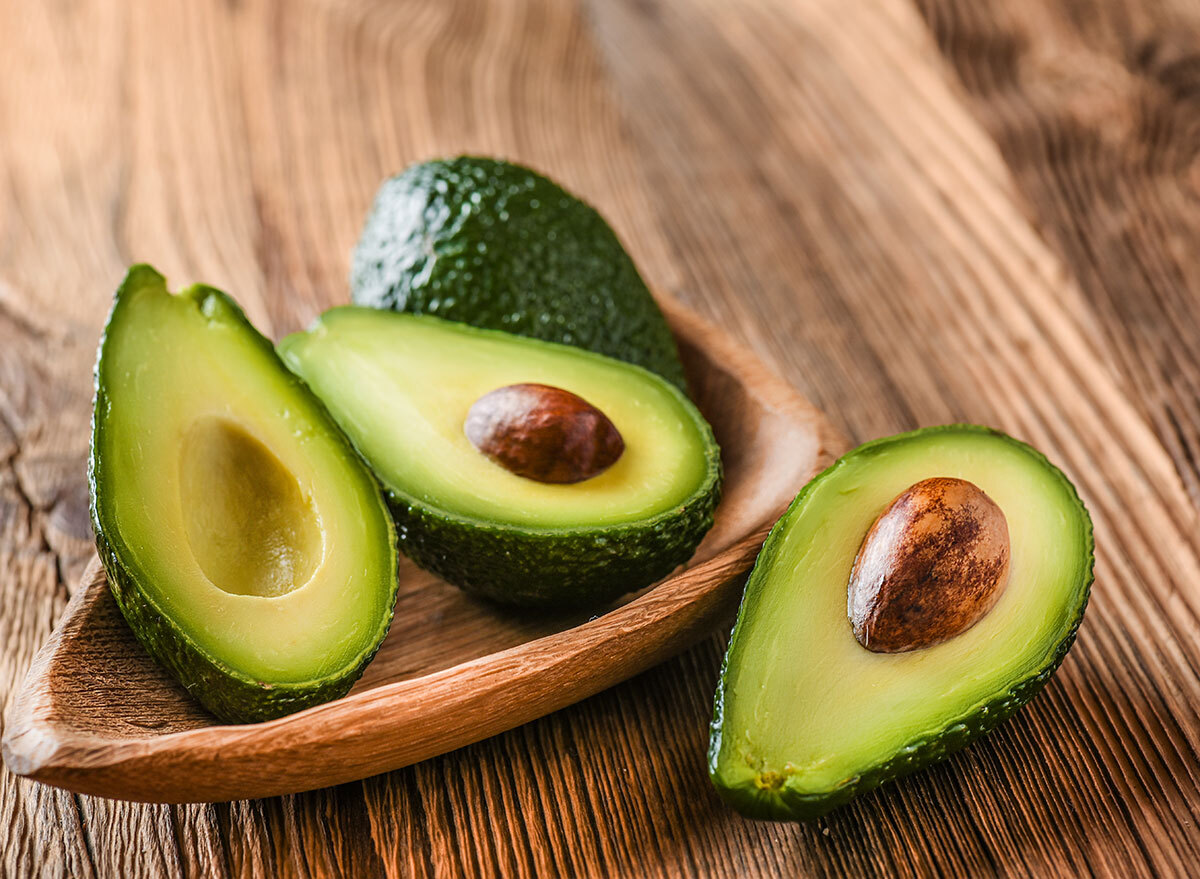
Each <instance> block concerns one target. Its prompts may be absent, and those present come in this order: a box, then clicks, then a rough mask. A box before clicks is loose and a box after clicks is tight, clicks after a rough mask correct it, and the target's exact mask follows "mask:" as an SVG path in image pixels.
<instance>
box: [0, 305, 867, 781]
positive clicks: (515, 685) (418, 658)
mask: <svg viewBox="0 0 1200 879" xmlns="http://www.w3.org/2000/svg"><path fill="white" fill-rule="evenodd" d="M661 304H662V306H663V309H664V313H665V314H666V317H667V320H668V323H669V325H670V326H671V329H672V331H673V332H674V334H675V338H676V341H677V342H678V348H679V356H680V360H681V361H682V363H683V367H684V371H685V374H686V376H687V379H688V387H689V389H690V392H691V394H692V397H693V399H694V400H695V402H696V405H697V407H698V408H699V409H700V411H701V412H702V413H703V414H704V416H705V417H706V418H707V419H708V422H709V423H710V424H711V425H712V428H713V433H714V434H715V435H716V437H717V441H718V442H719V443H720V445H721V462H722V464H723V466H724V470H725V481H724V484H723V486H722V498H721V502H720V504H719V505H718V506H717V509H716V513H715V517H714V521H713V526H712V528H711V529H710V530H709V531H708V533H707V534H706V535H705V537H704V540H703V541H702V542H701V544H700V546H699V547H698V548H697V549H696V552H695V554H694V555H693V556H692V558H691V559H689V561H688V562H687V564H686V565H683V566H681V567H680V568H679V569H678V570H677V571H675V572H674V573H672V575H671V576H669V577H667V578H665V579H663V580H662V581H660V582H659V583H657V584H654V585H653V586H650V587H647V588H645V589H642V590H640V591H639V592H636V593H633V594H630V595H627V596H624V597H622V598H621V599H619V600H617V601H615V602H613V603H612V604H611V605H610V606H609V607H606V608H591V609H590V611H591V612H590V613H589V612H584V613H557V614H555V613H542V614H530V613H528V612H526V613H524V614H519V613H515V612H513V611H512V610H511V609H509V608H501V607H497V606H495V605H493V604H490V603H487V602H483V601H480V600H477V599H474V598H472V597H470V596H469V595H467V594H466V593H465V592H463V591H462V590H459V589H456V588H454V587H453V586H451V585H450V584H448V583H446V582H444V581H441V580H439V579H438V578H436V577H434V576H432V575H430V574H427V573H425V572H423V571H421V570H420V569H418V568H417V567H416V566H415V565H413V564H411V563H409V562H407V561H405V562H404V564H403V565H402V567H401V571H400V594H399V597H398V598H397V610H396V623H395V624H394V625H393V628H392V631H391V633H390V634H389V636H388V638H387V639H385V641H384V643H383V644H382V645H381V646H380V648H379V653H378V654H377V655H376V657H375V658H374V660H373V661H372V662H371V664H370V667H369V671H368V673H366V674H364V676H363V678H362V679H360V680H359V681H358V682H357V684H356V685H355V686H354V688H353V690H351V692H350V694H349V695H348V696H346V697H345V698H343V699H338V700H335V701H334V702H331V703H328V704H325V705H320V706H317V707H315V708H312V709H309V710H306V711H302V712H299V713H296V714H292V715H288V716H287V717H282V718H279V719H277V720H274V721H271V722H269V723H260V724H249V725H241V726H238V725H232V726H231V725H225V724H221V723H219V722H217V720H216V719H215V718H213V717H211V716H210V715H209V714H208V713H207V712H205V711H204V710H203V709H202V708H200V706H199V705H197V704H196V703H195V702H194V701H193V700H192V699H191V698H189V697H188V695H187V693H186V691H185V690H184V689H183V687H181V686H180V685H179V684H178V683H176V682H175V681H174V680H173V679H172V678H171V676H170V675H169V674H167V673H166V672H165V671H164V670H163V669H162V668H160V667H159V666H158V665H157V664H156V663H154V661H153V660H151V659H150V658H149V656H148V655H147V654H146V652H145V651H144V650H143V649H142V648H141V647H140V646H139V645H138V643H137V641H136V640H135V639H134V637H133V634H132V632H130V630H129V627H128V626H127V625H126V624H125V621H124V619H123V618H122V616H121V614H120V611H119V610H118V609H117V606H116V602H115V601H114V600H113V599H112V596H111V594H110V593H109V589H108V583H107V582H106V579H105V576H104V570H103V568H102V567H101V566H100V561H99V559H95V560H93V561H92V563H91V564H90V565H89V566H88V568H87V570H86V571H85V572H84V575H83V582H82V584H81V585H80V587H79V590H78V591H77V592H76V593H75V595H74V596H73V597H72V599H71V601H70V603H69V604H68V605H67V608H66V610H65V611H64V612H63V614H62V616H61V618H60V620H59V623H58V625H57V627H56V628H55V630H54V634H53V635H52V636H51V637H50V639H49V640H48V641H47V643H46V644H45V646H44V647H43V648H42V649H41V650H40V651H39V652H38V654H37V656H36V657H34V660H33V664H32V667H31V668H30V671H29V675H28V677H27V678H26V680H25V682H24V683H23V684H22V686H21V688H20V691H19V693H18V695H17V696H16V698H15V699H14V700H13V702H12V704H11V706H10V708H9V710H8V713H7V715H6V719H5V730H4V741H3V747H4V762H5V765H6V766H7V767H9V768H10V769H12V770H13V771H15V772H17V773H19V774H21V775H25V776H29V777H31V778H34V779H36V780H38V781H43V782H49V783H52V784H55V785H59V786H62V787H65V788H67V789H68V790H74V791H77V792H83V793H92V794H98V795H104V796H110V797H118V798H121V799H129V800H140V801H148V802H168V803H186V802H207V801H214V800H233V799H243V798H248V797H261V796H271V795H277V794H282V793H294V792H296V791H307V790H312V789H313V788H318V787H325V786H328V785H333V784H338V783H341V782H345V781H351V780H357V779H360V778H364V777H366V776H369V775H376V774H378V773H380V772H384V771H386V770H389V769H396V768H397V767H401V766H407V765H409V764H411V763H415V762H417V761H420V760H426V759H428V758H430V757H434V756H437V755H439V754H444V753H445V752H447V751H451V750H454V749H455V748H460V747H462V746H463V745H467V744H470V743H472V742H476V741H479V740H480V739H483V738H486V737H488V736H492V735H496V734H497V733H500V732H504V731H506V730H509V729H512V728H513V727H516V726H519V725H520V724H522V723H527V722H529V721H530V720H534V719H536V718H538V717H542V716H543V715H546V714H549V713H550V712H552V711H556V710H558V709H560V708H563V707H565V706H567V705H570V704H572V703H574V702H577V701H579V700H580V699H583V698H586V697H587V696H591V695H594V694H595V693H597V692H599V691H600V690H603V689H607V688H608V687H611V686H613V685H614V684H616V683H618V682H620V681H623V680H625V679H627V678H629V677H632V676H633V675H635V674H637V673H638V672H641V671H644V670H646V669H647V668H648V667H650V666H651V665H654V664H656V663H659V662H662V661H663V660H664V659H667V658H668V657H670V656H673V655H674V654H676V653H678V652H679V651H681V650H682V649H684V648H685V647H690V646H691V645H692V644H694V643H695V642H696V641H697V640H699V639H700V638H702V637H704V636H705V635H708V634H709V633H710V632H711V631H712V629H713V627H714V626H715V625H716V624H718V623H720V622H721V621H722V620H723V619H725V618H727V617H728V616H729V615H730V614H731V613H732V612H733V610H734V608H735V607H736V606H737V598H738V596H739V594H740V590H741V585H742V583H743V582H744V579H745V574H746V572H747V571H749V570H750V566H751V565H752V564H753V563H754V559H755V557H756V556H757V554H758V550H759V548H760V547H761V546H762V542H763V540H764V539H765V538H766V535H767V532H768V531H769V530H770V528H771V527H772V525H774V523H775V521H776V520H777V519H778V518H779V517H780V516H781V515H782V514H783V512H784V510H786V509H787V507H788V505H789V504H790V503H791V501H792V498H793V497H795V495H796V493H797V492H798V491H799V490H800V489H801V487H803V486H804V484H805V483H806V482H808V480H809V479H811V478H812V477H813V476H814V475H815V474H817V473H819V472H820V471H821V470H823V469H825V468H826V467H827V466H829V465H830V464H831V463H833V460H834V459H835V458H836V456H837V455H838V454H840V453H841V452H842V451H843V450H844V449H845V442H844V440H843V439H842V438H841V437H839V436H837V435H836V434H835V433H834V431H833V430H832V428H831V427H830V426H829V424H828V422H826V420H825V418H824V417H823V416H822V415H821V414H820V413H819V412H817V411H816V410H815V409H813V407H812V406H811V405H810V404H809V403H808V402H807V401H806V400H804V399H803V398H802V397H800V396H799V395H798V394H797V393H796V392H795V391H794V390H793V389H792V388H790V387H789V386H788V385H787V384H785V383H784V382H783V381H782V380H780V379H779V378H778V377H776V376H774V375H773V374H771V373H770V372H769V371H768V370H766V369H765V368H764V367H763V366H762V364H760V363H758V362H757V361H756V360H754V358H752V357H749V356H747V355H746V354H745V353H744V352H742V351H741V350H739V349H738V347H737V346H736V345H734V344H733V343H732V342H730V341H729V339H728V338H727V337H725V336H724V334H723V333H721V332H720V331H719V330H717V329H716V328H715V327H713V326H711V325H708V324H706V323H705V322H704V321H702V320H700V319H699V318H697V317H696V316H695V315H692V314H690V313H689V312H687V311H686V310H685V309H683V308H681V307H680V306H678V305H675V304H673V303H670V302H669V301H666V300H664V301H662V303H661Z"/></svg>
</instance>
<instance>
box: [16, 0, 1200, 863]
mask: <svg viewBox="0 0 1200 879" xmlns="http://www.w3.org/2000/svg"><path fill="white" fill-rule="evenodd" d="M0 22H3V27H2V28H0V40H2V41H3V47H4V49H5V52H4V53H2V54H0V69H3V72H4V76H3V77H0V131H3V132H4V134H3V136H0V166H2V167H3V171H4V173H3V175H0V205H2V209H0V693H2V694H3V695H4V698H5V700H6V701H7V700H9V699H10V698H11V695H12V693H13V692H14V690H15V688H16V687H17V685H18V684H19V682H20V680H21V679H22V678H23V676H24V674H25V672H26V670H27V668H28V666H29V664H30V662H31V660H32V658H33V655H34V653H35V651H36V650H37V649H38V647H39V646H40V645H41V644H42V643H43V642H44V641H45V640H46V638H47V637H48V635H49V633H50V631H51V628H52V626H53V623H54V620H55V618H56V617H57V616H58V615H59V614H60V613H61V611H62V609H63V607H64V605H65V603H66V601H67V598H68V592H69V590H70V589H71V588H73V586H74V584H75V583H76V582H78V580H79V576H80V574H81V573H82V570H83V566H84V564H86V560H87V558H88V557H89V554H90V552H91V550H90V539H89V534H88V526H87V515H86V490H85V486H84V483H83V479H82V473H83V467H84V460H85V454H86V442H87V413H88V402H89V400H90V396H91V388H90V375H89V370H90V365H91V362H92V358H93V356H94V350H95V349H94V346H95V341H96V336H97V335H98V333H99V329H100V326H101V323H102V321H103V316H104V313H105V310H106V308H107V305H108V301H109V297H110V295H111V291H112V289H113V287H114V286H115V285H116V283H117V281H118V280H119V279H120V277H121V275H122V273H123V271H124V268H125V266H126V265H127V264H128V263H130V262H132V261H134V260H137V259H148V260H151V261H153V262H154V263H155V264H156V265H159V266H160V267H161V268H162V269H163V270H164V271H165V272H166V274H167V275H168V276H169V277H172V278H174V279H176V280H179V281H182V280H186V279H194V280H204V281H207V282H209V283H213V284H216V285H218V286H221V287H225V288H227V289H229V290H230V292H232V293H233V294H234V295H236V296H238V297H239V298H240V299H242V301H244V302H245V304H246V305H247V308H248V312H249V314H250V316H251V317H252V319H254V320H255V321H256V322H258V323H259V324H260V325H261V326H263V327H264V329H266V330H267V331H268V332H272V333H273V334H274V335H275V336H278V335H281V334H282V333H284V332H287V331H289V330H293V329H296V328H298V327H300V326H302V325H304V324H306V323H307V322H308V321H309V320H310V319H311V318H312V317H313V316H314V315H315V314H317V313H318V312H319V311H320V310H322V309H323V308H325V307H327V306H328V305H331V304H334V303H337V302H342V301H345V299H346V296H347V294H346V281H345V278H346V276H347V268H348V254H349V251H350V248H351V246H352V244H353V242H354V239H355V237H356V235H357V233H358V229H359V227H360V224H361V222H362V219H363V217H364V215H365V212H366V209H367V206H368V204H369V202H370V199H371V196H372V194H373V192H374V188H375V186H376V185H377V183H378V182H379V180H380V179H381V178H382V177H384V176H385V175H387V174H389V173H393V172H395V171H396V170H398V169H399V168H401V167H403V166H404V165H405V164H407V163H408V162H410V161H413V160H416V159H420V158H426V157H428V156H431V155H437V154H445V153H457V152H484V153H492V154H500V155H506V156H510V157H513V158H516V159H519V160H522V161H525V162H528V163H530V164H532V165H534V166H536V167H538V168H539V169H540V170H542V171H544V172H546V173H548V174H550V175H551V176H553V177H555V178H556V179H558V180H561V181H562V182H563V183H564V184H565V185H567V186H568V187H569V188H571V189H572V190H574V191H576V192H577V193H579V194H580V195H582V196H583V197H585V198H586V199H588V200H590V201H592V202H593V203H595V204H596V205H597V207H598V208H599V209H600V210H601V211H602V212H603V213H604V214H605V215H606V216H607V217H609V218H610V220H611V221H612V223H613V224H614V226H615V228H616V229H617V231H618V233H619V234H620V235H621V237H622V239H623V240H624V241H625V242H626V244H627V245H628V247H629V249H630V251H631V252H632V254H633V256H634V257H635V259H636V260H637V261H638V264H639V266H641V267H642V269H643V270H644V272H645V273H646V275H647V277H648V279H649V280H650V281H651V282H652V283H653V284H654V285H655V286H657V287H660V288H662V289H666V290H668V291H669V292H671V293H673V294H676V295H677V296H678V297H679V298H680V299H681V300H683V301H684V302H685V303H686V304H687V305H689V306H691V307H693V308H694V309H696V310H697V311H699V312H700V313H702V314H704V315H705V316H707V317H709V318H711V319H713V320H715V321H716V322H717V323H718V324H719V325H721V326H722V327H723V328H725V329H727V330H728V331H729V332H730V333H731V334H733V335H734V336H735V337H736V338H738V339H739V340H740V341H741V342H743V343H744V344H745V345H747V346H748V347H749V348H750V349H752V350H754V351H755V352H757V353H758V354H759V355H760V356H761V357H762V358H763V359H764V360H765V361H767V362H768V363H771V364H773V365H774V366H775V367H776V368H777V369H778V370H779V371H780V372H781V373H782V374H783V375H784V377H785V378H786V379H787V380H788V381H789V382H791V383H792V384H793V385H794V386H795V387H796V388H797V389H798V390H800V391H801V392H802V393H803V394H804V395H805V396H806V397H808V398H809V399H811V400H812V401H813V402H814V403H815V404H816V405H818V406H819V407H820V408H822V409H823V410H824V411H826V412H827V413H828V414H829V415H830V416H831V418H832V419H833V421H834V422H835V426H836V427H838V428H840V429H842V430H843V431H844V432H845V433H846V434H847V435H849V436H851V437H852V438H853V439H855V440H866V439H870V438H873V437H877V436H881V435H884V434H888V433H893V432H896V431H899V430H903V429H908V428H912V427H917V426H921V425H928V424H937V423H944V422H949V421H976V422H984V423H990V424H993V425H995V426H997V427H999V428H1002V429H1004V430H1006V431H1009V432H1011V433H1013V434H1015V435H1016V436H1018V437H1020V438H1022V439H1025V440H1028V441H1030V442H1032V443H1034V444H1035V445H1037V446H1038V447H1040V448H1042V449H1043V450H1044V451H1045V452H1046V453H1047V454H1048V455H1049V456H1050V457H1051V459H1052V460H1054V461H1055V462H1056V463H1058V464H1060V465H1061V466H1062V467H1063V468H1064V469H1065V470H1066V472H1067V473H1068V474H1069V475H1070V476H1071V478H1072V479H1074V480H1075V481H1076V483H1077V484H1078V486H1079V488H1080V490H1081V492H1082V494H1083V496H1084V500H1085V501H1086V502H1087V504H1088V506H1089V508H1090V509H1091V510H1092V513H1093V515H1094V517H1095V522H1096V542H1097V547H1098V559H1097V580H1096V585H1095V589H1094V592H1093V598H1092V602H1091V605H1090V607H1089V609H1088V613H1087V618H1086V619H1085V621H1084V624H1083V627H1082V629H1081V631H1080V635H1079V640H1078V643H1077V646H1076V647H1075V649H1074V650H1073V651H1072V653H1071V655H1070V656H1069V657H1068V658H1067V661H1066V662H1065V663H1064V665H1063V667H1062V669H1061V670H1060V672H1059V673H1058V675H1057V676H1056V677H1055V679H1054V680H1053V681H1051V683H1050V685H1049V686H1048V687H1047V689H1046V690H1045V692H1044V693H1043V694H1042V695H1041V696H1039V697H1038V698H1037V700H1035V701H1034V702H1033V703H1032V704H1031V705H1030V706H1028V707H1027V708H1025V709H1023V710H1022V711H1021V712H1020V713H1019V714H1018V715H1017V716H1016V717H1015V718H1013V719H1012V720H1011V721H1009V722H1008V723H1006V724H1005V725H1004V727H1003V728H1001V729H1000V730H998V731H997V732H996V733H994V734H993V735H991V736H990V737H989V738H988V739H987V740H986V741H984V742H982V743H980V744H979V745H977V746H975V747H972V748H971V749H969V750H968V751H966V752H964V753H962V754H960V755H958V756H957V757H955V758H954V759H952V760H951V761H949V762H947V763H946V764H943V765H942V766H939V767H937V768H934V769H933V770H931V771H929V772H926V773H923V774H921V775H919V776H915V777H912V778H910V779H907V780H904V781H902V782H900V783H898V784H895V785H892V786H890V787H888V788H886V789H883V790H880V791H878V792H876V793H873V794H871V795H870V796H867V797H865V798H863V799H862V800H860V801H859V802H857V803H856V804H854V805H852V806H850V807H849V808H847V809H844V810H842V811H840V812H838V813H836V814H834V815H831V816H829V817H828V818H826V819H823V820H822V821H820V822H818V823H815V824H813V825H804V826H790V825H773V824H762V823H753V822H748V821H743V820H742V819H740V818H738V817H737V816H736V815H734V814H732V813H730V812H729V811H728V810H726V809H724V808H723V807H722V806H721V805H720V804H719V802H717V801H716V798H715V796H714V795H713V794H712V792H711V790H710V788H709V785H708V782H707V780H706V779H705V777H704V743H705V737H706V725H707V721H708V716H709V713H710V711H711V702H712V690H713V686H714V684H715V681H716V674H717V666H718V663H719V659H720V655H721V651H722V647H723V643H722V640H721V638H720V637H713V638H710V639H708V640H707V641H705V642H703V643H702V644H701V645H700V646H698V647H697V648H695V649H693V650H691V651H688V652H687V653H685V654H683V655H682V656H680V657H679V658H677V659H675V660H672V661H670V662H667V663H664V664H662V665H660V666H658V667H656V668H654V669H652V670H650V671H648V672H646V673H644V674H642V675H640V676H638V677H636V678H634V679H632V680H631V681H629V682H627V683H625V684H622V685H621V686H618V687H615V688H613V689H611V690H608V691H606V692H604V693H601V694H599V695H597V696H595V697H593V698H591V699H588V700H585V701H584V702H582V703H580V704H578V705H576V706H574V707H572V708H569V709H566V710H564V711H561V712H558V713H556V714H555V715H553V716H551V717H549V718H545V719H543V720H540V721H537V722H534V723H531V724H527V725H525V726H523V727H520V728H518V729H516V730H513V731H511V732H508V733H505V734H503V735H501V736H498V737H495V738H493V739H489V740H487V741H485V742H481V743H478V744H475V745H472V746H469V747H467V748H464V749H461V750H458V751H455V752H453V753H451V754H447V755H445V756H443V757H439V758H435V759H433V760H430V761H426V762H423V763H420V764H417V765H415V766H412V767H409V768H407V769H404V770H400V771H397V772H392V773H388V774H386V775H382V776H377V777H374V778H371V779H368V780H366V781H363V782H355V783H351V784H346V785H341V786H339V787H335V788H328V789H323V790H319V791H314V792H312V793H308V794H303V795H296V796H286V797H280V798H273V799H266V800H253V801H241V802H236V803H231V804H219V805H200V806H187V807H165V806H145V805H132V804H125V803H117V802H114V801H109V800H104V799H100V798H94V797H88V796H74V795H71V794H69V793H65V792H62V791H59V790H56V789H53V788H49V787H45V786H40V785H37V784H36V783H33V782H29V781H26V780H21V779H17V778H15V777H14V776H12V775H11V774H8V773H3V774H0V827H3V828H5V829H6V831H7V832H0V875H6V876H8V875H11V876H22V875H28V874H29V873H30V872H31V871H33V870H35V869H36V870H37V871H38V872H39V873H40V874H41V875H46V876H82V877H90V876H130V875H138V874H143V875H151V876H179V875H203V876H217V877H223V876H242V875H245V876H301V877H307V876H322V875H333V876H356V877H359V876H368V877H370V876H381V875H390V876H431V875H435V874H437V875H461V874H475V875H513V876H522V875H523V876H540V877H546V876H556V875H563V876H582V875H597V876H611V875H638V876H648V877H666V876H750V877H752V876H795V875H804V876H847V875H851V876H892V875H894V876H933V875H948V876H963V877H966V876H970V877H975V876H989V875H1014V876H1028V875H1036V876H1068V877H1075V876H1112V877H1141V876H1145V877H1153V876H1175V875H1182V876H1189V875H1191V874H1192V873H1194V872H1195V865H1196V863H1198V862H1200V587H1198V585H1197V584H1200V516H1198V514H1197V508H1198V505H1200V475H1198V474H1200V467H1198V465H1197V463H1196V462H1197V461H1198V460H1200V407H1198V405H1197V402H1196V401H1197V399H1200V393H1198V392H1200V366H1198V364H1197V355H1196V351H1197V350H1200V297H1197V295H1196V290H1197V289H1198V287H1197V284H1198V283H1200V261H1198V260H1197V258H1196V252H1197V248H1196V246H1195V243H1196V241H1197V240H1200V239H1198V236H1200V197H1198V191H1200V184H1198V183H1197V181H1198V180H1200V175H1198V172H1197V170H1196V169H1197V167H1200V166H1198V165H1197V156H1196V148H1197V143H1200V140H1198V139H1197V136H1196V131H1197V125H1196V123H1197V118H1198V116H1197V113H1198V106H1200V105H1198V104H1197V101H1196V97H1195V95H1196V93H1197V91H1196V69H1197V62H1196V56H1197V47H1198V46H1200V13H1198V12H1197V11H1196V8H1195V4H1194V3H1187V2H1184V0H1086V2H1085V0H1051V2H1044V0H1006V2H1004V3H1001V2H999V0H915V2H910V0H876V2H871V3H845V2H838V0H808V2H804V3H795V2H791V0H739V2H727V0H603V2H594V0H593V2H586V0H584V2H570V0H566V2H559V0H531V2H516V0H454V2H442V3H428V2H423V0H386V2H385V0H361V2H358V0H355V2H351V0H238V2H235V3H221V2H216V0H213V2H208V0H202V2H195V3H187V4H164V3H153V2H149V0H133V2H129V3H119V4H118V3H103V2H94V0H80V2H75V3H71V4H44V3H18V2H16V0H0Z"/></svg>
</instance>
